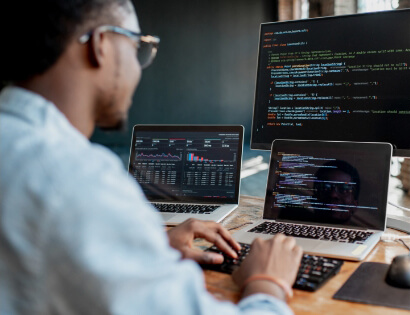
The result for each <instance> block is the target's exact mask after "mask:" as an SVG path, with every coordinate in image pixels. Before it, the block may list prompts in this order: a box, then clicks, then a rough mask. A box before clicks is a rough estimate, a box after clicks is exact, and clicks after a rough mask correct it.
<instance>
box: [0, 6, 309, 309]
mask: <svg viewBox="0 0 410 315" xmlns="http://www.w3.org/2000/svg"><path fill="white" fill-rule="evenodd" d="M2 12H7V14H8V15H9V18H8V19H7V21H13V23H20V24H23V25H24V26H25V28H24V31H23V32H19V31H17V29H16V26H18V25H13V24H11V25H8V27H6V25H2V28H1V33H2V39H3V40H4V42H6V43H7V44H8V47H9V48H8V49H7V50H6V49H4V50H2V54H3V55H2V58H1V59H0V62H2V65H1V67H0V68H1V71H0V75H1V77H0V81H7V82H10V85H9V86H7V87H6V88H4V89H3V91H2V92H1V94H0V137H1V139H0V152H1V159H0V174H1V177H0V191H1V195H0V211H1V212H0V213H1V220H0V224H1V225H0V314H94V313H95V314H240V313H243V314H246V313H248V314H271V313H272V312H276V313H290V312H291V311H290V309H289V308H288V307H287V306H286V303H284V300H285V297H286V295H289V291H290V287H291V285H292V283H293V281H294V280H295V277H296V272H297V269H298V265H299V261H300V258H301V255H302V252H301V249H300V248H299V247H298V246H296V244H295V241H294V240H293V239H292V238H287V237H285V236H283V235H279V236H277V237H275V238H274V239H272V240H270V241H261V240H258V241H255V243H254V244H253V246H252V250H251V252H250V254H249V258H248V259H246V260H245V261H244V263H243V265H242V267H241V268H240V269H239V270H238V271H237V272H236V274H235V275H234V280H235V281H236V283H237V284H238V285H239V286H241V287H243V297H242V300H241V302H240V303H239V304H238V305H234V304H232V303H227V302H220V301H217V300H215V299H214V298H213V297H212V296H211V295H210V294H208V293H207V291H206V289H205V285H204V280H203V276H202V272H201V270H200V268H199V267H198V265H197V264H196V263H195V262H193V260H196V261H197V262H207V263H220V262H221V261H222V259H223V258H222V256H220V255H216V254H210V253H204V252H201V251H198V250H196V249H194V248H193V247H192V241H193V239H194V238H197V237H203V238H206V239H208V240H209V241H211V242H213V243H215V244H216V245H217V246H218V247H219V248H221V249H222V250H223V251H225V252H226V253H228V254H230V255H231V256H233V257H235V255H236V254H235V252H234V251H233V249H238V248H239V245H238V244H237V243H236V242H235V241H234V240H233V239H232V238H231V236H230V234H229V233H228V232H227V231H226V230H225V229H224V228H222V227H221V226H220V225H219V224H216V223H213V222H201V221H195V220H189V221H187V222H184V223H182V224H181V225H179V226H178V227H175V228H174V229H172V230H170V232H169V233H168V237H167V233H165V231H164V228H163V226H162V224H161V220H160V217H159V215H158V214H157V213H156V212H155V210H153V209H152V208H151V207H150V206H148V205H147V203H146V201H145V198H144V196H143V195H142V192H141V190H140V189H139V186H138V185H137V184H136V183H135V181H133V180H132V179H130V178H129V177H128V176H127V173H126V172H125V170H124V169H123V166H122V164H121V161H120V160H119V159H118V158H117V157H115V155H113V154H112V153H111V152H109V151H108V150H107V149H105V148H103V147H101V146H99V145H95V144H91V143H90V142H89V141H88V139H87V138H89V137H90V136H91V134H92V132H93V130H94V127H95V126H96V125H98V126H100V127H102V128H120V127H121V125H123V123H124V122H125V121H126V117H127V111H128V109H129V107H130V104H131V96H132V93H133V91H134V89H135V87H136V86H137V85H138V82H139V80H140V77H141V67H142V66H144V65H147V64H149V62H150V60H149V59H150V58H148V59H145V61H144V62H143V61H141V63H144V64H142V65H141V64H140V62H138V60H137V58H136V55H138V56H139V58H141V57H142V51H141V50H140V49H139V47H141V48H142V47H152V49H151V51H150V54H149V56H151V57H152V56H153V54H154V52H155V46H156V40H155V38H152V37H149V36H148V37H143V36H140V35H139V34H140V29H139V26H138V21H137V17H136V14H135V12H134V9H133V7H132V5H131V3H130V2H129V1H128V0H72V1H69V0H42V1H27V2H25V3H24V4H21V2H15V1H14V2H13V1H9V2H7V4H5V5H3V7H2ZM4 20H5V19H3V21H4ZM3 26H4V27H3ZM4 54H6V55H4ZM171 247H173V248H174V249H173V248H171ZM188 258H191V259H188Z"/></svg>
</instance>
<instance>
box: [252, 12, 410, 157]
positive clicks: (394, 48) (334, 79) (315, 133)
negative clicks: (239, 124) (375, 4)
mask: <svg viewBox="0 0 410 315" xmlns="http://www.w3.org/2000/svg"><path fill="white" fill-rule="evenodd" d="M409 21H410V10H395V11H384V12H377V13H365V14H355V15H345V16H337V17H325V18H315V19H306V20H298V21H287V22H274V23H265V24H262V25H261V29H260V42H259V55H258V71H257V79H256V91H255V103H254V112H253V124H252V138H251V148H252V149H262V150H270V148H271V145H272V141H273V140H275V139H279V138H281V139H283V138H286V139H301V140H338V141H362V142H388V143H391V144H392V145H393V147H394V155H399V156H410V22H409Z"/></svg>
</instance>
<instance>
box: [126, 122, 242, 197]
mask: <svg viewBox="0 0 410 315" xmlns="http://www.w3.org/2000/svg"><path fill="white" fill-rule="evenodd" d="M242 144H243V127H242V126H184V125H183V126H181V125H178V126H172V125H136V126H134V129H133V137H132V144H131V153H130V162H129V172H130V174H131V175H132V176H133V177H134V178H135V179H136V180H137V181H138V183H139V184H140V185H141V187H142V189H143V191H144V193H145V195H146V197H147V198H148V200H150V201H158V202H161V201H167V202H168V201H175V202H198V203H216V204H225V203H238V200H239V183H240V170H241V163H242Z"/></svg>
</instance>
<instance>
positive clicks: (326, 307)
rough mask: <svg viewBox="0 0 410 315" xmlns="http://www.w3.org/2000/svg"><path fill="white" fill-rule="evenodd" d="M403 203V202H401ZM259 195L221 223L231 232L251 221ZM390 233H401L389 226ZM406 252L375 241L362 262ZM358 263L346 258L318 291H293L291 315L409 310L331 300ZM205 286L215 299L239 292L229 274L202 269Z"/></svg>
mask: <svg viewBox="0 0 410 315" xmlns="http://www.w3.org/2000/svg"><path fill="white" fill-rule="evenodd" d="M402 204H403V203H402ZM262 210H263V198H259V197H248V196H242V197H241V201H240V205H239V208H238V209H236V210H235V211H234V212H233V213H232V214H230V215H229V216H228V217H226V218H225V219H224V220H223V221H222V225H223V226H225V227H226V228H228V229H229V230H231V231H232V232H234V231H235V230H237V229H239V228H237V227H238V226H241V225H242V226H241V227H240V228H243V227H244V226H243V224H245V223H247V222H253V221H255V220H257V219H259V218H261V217H262ZM388 231H389V232H390V233H394V234H404V233H402V232H398V231H395V230H392V229H388ZM406 253H408V250H407V249H406V248H405V247H404V245H403V244H401V243H399V242H382V241H381V242H379V244H378V245H377V246H376V247H375V248H374V249H373V251H372V252H370V254H369V255H368V256H367V257H366V259H365V260H364V261H374V262H382V263H387V264H390V263H391V261H392V259H393V258H394V257H395V256H397V255H401V254H406ZM359 265H360V263H357V262H349V261H346V262H345V263H344V264H343V266H342V269H341V270H340V272H339V273H338V274H337V275H336V276H334V277H333V278H331V279H330V280H329V281H328V282H327V283H326V284H325V285H324V286H323V287H322V288H320V289H319V290H318V291H316V292H314V293H311V292H306V291H300V290H294V297H293V299H292V300H291V302H290V307H291V308H292V309H293V311H294V312H295V314H348V312H349V315H350V314H383V315H385V314H389V315H390V314H407V315H408V314H410V312H409V311H405V310H399V309H394V308H387V307H381V306H372V305H366V304H359V303H351V302H346V301H339V300H334V299H332V296H333V295H334V294H335V293H336V291H337V290H339V288H341V287H342V285H343V283H345V281H346V280H347V279H348V278H349V277H350V275H351V274H352V273H353V272H354V271H355V270H356V268H357V267H358V266H359ZM204 274H205V279H206V285H207V289H208V291H210V292H211V293H212V294H213V295H214V296H215V297H216V298H218V299H221V300H230V301H233V302H238V301H239V298H240V292H239V289H238V287H237V286H236V285H235V283H234V282H233V281H232V279H231V277H230V275H226V274H223V273H219V272H215V271H210V270H206V271H204Z"/></svg>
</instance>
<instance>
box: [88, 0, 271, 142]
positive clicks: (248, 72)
mask: <svg viewBox="0 0 410 315" xmlns="http://www.w3.org/2000/svg"><path fill="white" fill-rule="evenodd" d="M134 2H135V7H136V10H137V15H138V17H139V22H140V25H141V29H142V32H143V33H147V34H152V35H158V36H159V37H160V38H161V43H160V48H159V51H158V55H157V58H156V60H155V61H154V63H153V64H152V65H151V66H150V67H149V68H147V69H146V70H144V71H143V76H142V80H141V83H140V85H139V87H138V88H137V91H136V93H135V95H134V101H133V106H132V108H131V110H130V117H129V125H130V128H129V131H128V133H127V134H106V133H102V132H101V131H97V132H96V133H95V134H94V136H93V138H92V140H93V141H96V142H100V143H103V144H105V145H108V146H127V147H128V146H129V144H130V137H131V128H132V126H133V125H134V124H139V123H152V124H154V123H155V124H166V123H171V124H243V125H244V126H245V130H246V134H247V138H246V139H245V141H247V142H249V135H250V128H251V119H252V108H253V98H254V89H255V76H256V63H257V51H258V39H259V25H260V23H262V22H268V21H273V20H276V15H277V4H276V1H274V0H270V1H266V0H253V1H249V0H235V1H232V0H230V1H228V0H218V1H216V0H208V1H203V0H173V1H163V0H162V1H159V0H150V1H147V0H146V1H134Z"/></svg>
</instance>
